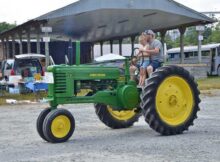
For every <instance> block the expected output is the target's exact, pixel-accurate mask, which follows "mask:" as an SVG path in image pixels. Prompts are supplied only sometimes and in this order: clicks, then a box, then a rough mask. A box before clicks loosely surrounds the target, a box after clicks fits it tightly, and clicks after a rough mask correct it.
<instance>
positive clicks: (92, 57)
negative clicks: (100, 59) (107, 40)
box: [90, 43, 95, 61]
mask: <svg viewBox="0 0 220 162" xmlns="http://www.w3.org/2000/svg"><path fill="white" fill-rule="evenodd" d="M94 59H95V57H94V43H92V44H91V60H90V61H93V60H94Z"/></svg>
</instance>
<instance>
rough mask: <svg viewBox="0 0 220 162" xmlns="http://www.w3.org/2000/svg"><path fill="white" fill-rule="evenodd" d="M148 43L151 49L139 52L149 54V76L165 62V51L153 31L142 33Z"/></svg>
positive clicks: (142, 49) (141, 49)
mask: <svg viewBox="0 0 220 162" xmlns="http://www.w3.org/2000/svg"><path fill="white" fill-rule="evenodd" d="M142 34H143V35H144V36H145V38H146V41H147V42H148V43H149V49H144V48H140V49H139V51H140V52H142V53H145V54H148V55H149V57H150V58H151V59H150V64H149V66H148V67H147V72H148V76H149V77H150V76H151V74H152V73H153V72H154V71H155V70H156V69H157V68H159V67H161V63H162V62H163V50H162V48H163V47H162V43H161V42H160V41H159V40H158V39H156V38H155V33H154V32H153V31H152V30H146V31H145V32H144V33H142Z"/></svg>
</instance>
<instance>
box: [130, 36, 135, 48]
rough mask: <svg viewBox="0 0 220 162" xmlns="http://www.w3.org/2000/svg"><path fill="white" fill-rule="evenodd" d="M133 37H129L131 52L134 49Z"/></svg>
mask: <svg viewBox="0 0 220 162" xmlns="http://www.w3.org/2000/svg"><path fill="white" fill-rule="evenodd" d="M134 42H135V36H132V37H131V51H132V50H133V49H134Z"/></svg>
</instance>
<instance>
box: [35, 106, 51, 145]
mask: <svg viewBox="0 0 220 162" xmlns="http://www.w3.org/2000/svg"><path fill="white" fill-rule="evenodd" d="M50 111H51V110H50V108H46V109H44V110H43V111H41V113H40V114H39V116H38V118H37V122H36V128H37V132H38V134H39V136H40V137H41V138H42V139H43V140H45V141H47V142H48V140H47V139H46V137H45V136H44V133H43V123H44V119H45V118H46V116H47V115H48V114H49V113H50Z"/></svg>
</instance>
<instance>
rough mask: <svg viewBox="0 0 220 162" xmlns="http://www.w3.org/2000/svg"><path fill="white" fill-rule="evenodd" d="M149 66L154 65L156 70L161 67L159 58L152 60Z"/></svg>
mask: <svg viewBox="0 0 220 162" xmlns="http://www.w3.org/2000/svg"><path fill="white" fill-rule="evenodd" d="M148 66H152V67H153V70H154V71H155V70H156V69H158V68H159V67H161V62H160V61H158V60H152V61H151V62H150V64H149V65H148Z"/></svg>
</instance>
